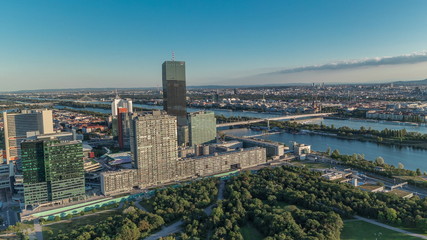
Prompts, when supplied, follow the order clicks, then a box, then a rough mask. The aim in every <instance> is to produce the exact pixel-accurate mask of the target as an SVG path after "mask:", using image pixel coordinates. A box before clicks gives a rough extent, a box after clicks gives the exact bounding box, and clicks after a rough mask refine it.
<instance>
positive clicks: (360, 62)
mask: <svg viewBox="0 0 427 240" xmlns="http://www.w3.org/2000/svg"><path fill="white" fill-rule="evenodd" d="M421 62H427V51H422V52H415V53H411V54H405V55H400V56H393V57H375V58H364V59H357V60H349V61H339V62H333V63H326V64H321V65H310V66H302V67H295V68H288V69H284V70H280V71H275V72H269V73H263V74H261V75H272V74H274V75H276V74H288V73H300V72H308V71H323V70H343V69H355V68H361V67H374V66H384V65H398V64H415V63H421Z"/></svg>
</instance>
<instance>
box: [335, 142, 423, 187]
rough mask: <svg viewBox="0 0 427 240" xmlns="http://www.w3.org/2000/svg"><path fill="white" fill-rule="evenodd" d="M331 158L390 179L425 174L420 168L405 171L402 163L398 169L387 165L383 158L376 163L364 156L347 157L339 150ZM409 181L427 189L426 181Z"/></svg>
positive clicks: (376, 160)
mask: <svg viewBox="0 0 427 240" xmlns="http://www.w3.org/2000/svg"><path fill="white" fill-rule="evenodd" d="M327 152H328V151H327ZM330 156H331V157H332V158H333V159H335V160H338V161H339V162H340V163H342V164H344V165H346V166H349V167H352V168H355V169H359V170H363V171H366V172H372V173H375V174H378V175H382V176H385V177H390V178H391V177H395V176H421V175H422V174H423V173H422V172H421V170H420V169H419V168H418V169H417V170H416V171H412V170H409V169H405V168H404V167H405V166H404V165H403V164H402V163H399V164H398V167H395V166H394V165H390V164H387V163H385V160H384V159H383V158H382V157H377V158H376V159H375V160H374V161H369V160H366V159H365V156H364V155H363V154H356V153H355V154H353V155H345V154H340V152H339V151H338V150H334V151H333V152H332V153H331V155H330ZM407 181H408V183H409V184H411V185H415V186H418V187H424V188H427V182H426V181H414V180H411V179H408V180H407Z"/></svg>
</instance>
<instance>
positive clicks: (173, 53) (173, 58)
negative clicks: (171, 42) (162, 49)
mask: <svg viewBox="0 0 427 240" xmlns="http://www.w3.org/2000/svg"><path fill="white" fill-rule="evenodd" d="M174 61H175V52H174V51H172V62H174Z"/></svg>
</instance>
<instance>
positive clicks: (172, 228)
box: [144, 221, 184, 240]
mask: <svg viewBox="0 0 427 240" xmlns="http://www.w3.org/2000/svg"><path fill="white" fill-rule="evenodd" d="M183 223H184V221H178V222H176V223H174V224H171V225H169V226H167V227H165V228H163V229H162V230H160V231H159V232H157V233H155V234H153V235H150V236H148V237H146V238H144V239H145V240H156V239H159V238H161V237H166V236H169V235H171V234H174V233H177V232H179V231H181V225H182V224H183Z"/></svg>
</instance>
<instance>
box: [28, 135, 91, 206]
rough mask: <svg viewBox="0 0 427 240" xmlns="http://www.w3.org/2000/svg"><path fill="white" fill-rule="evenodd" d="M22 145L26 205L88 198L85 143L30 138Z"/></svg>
mask: <svg viewBox="0 0 427 240" xmlns="http://www.w3.org/2000/svg"><path fill="white" fill-rule="evenodd" d="M21 145H22V171H23V176H24V183H23V184H24V202H25V205H26V206H28V205H41V204H44V203H48V202H56V203H67V202H70V201H76V200H82V199H84V197H85V182H84V169H83V148H82V143H81V142H79V141H59V140H27V141H24V142H22V144H21Z"/></svg>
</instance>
